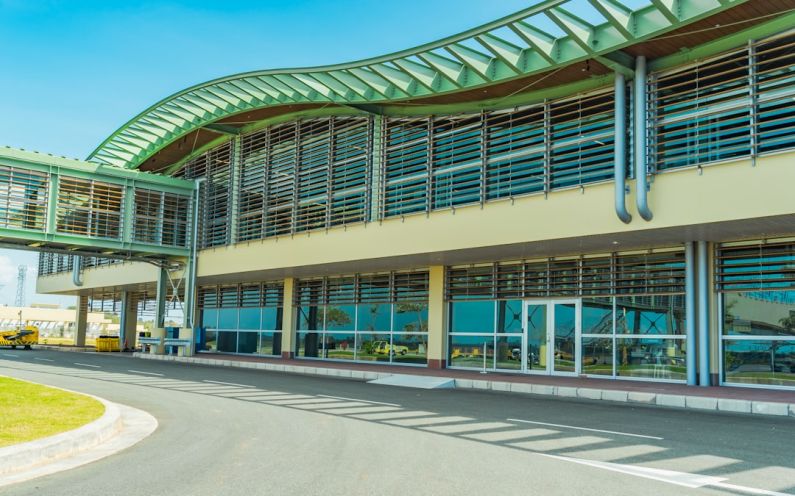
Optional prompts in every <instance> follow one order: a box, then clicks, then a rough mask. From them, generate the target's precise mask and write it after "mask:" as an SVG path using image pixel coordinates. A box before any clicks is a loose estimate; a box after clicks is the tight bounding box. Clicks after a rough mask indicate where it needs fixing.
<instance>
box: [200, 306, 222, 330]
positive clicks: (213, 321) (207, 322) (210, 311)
mask: <svg viewBox="0 0 795 496" xmlns="http://www.w3.org/2000/svg"><path fill="white" fill-rule="evenodd" d="M202 326H204V327H206V328H207V329H215V328H217V327H218V310H216V309H215V308H205V309H204V310H202Z"/></svg>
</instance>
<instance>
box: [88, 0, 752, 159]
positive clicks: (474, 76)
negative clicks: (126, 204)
mask: <svg viewBox="0 0 795 496" xmlns="http://www.w3.org/2000/svg"><path fill="white" fill-rule="evenodd" d="M745 1H746V0H544V1H541V2H538V3H536V4H535V5H533V6H531V7H528V8H526V9H524V10H521V11H519V12H516V13H514V14H511V15H509V16H506V17H503V18H502V19H498V20H496V21H493V22H490V23H488V24H484V25H482V26H480V27H477V28H475V29H471V30H469V31H466V32H464V33H460V34H457V35H454V36H450V37H448V38H445V39H442V40H439V41H436V42H433V43H428V44H426V45H423V46H420V47H416V48H413V49H409V50H404V51H401V52H397V53H393V54H390V55H385V56H381V57H375V58H371V59H367V60H362V61H358V62H351V63H347V64H339V65H332V66H326V67H314V68H306V69H286V70H267V71H257V72H248V73H243V74H238V75H234V76H229V77H225V78H221V79H216V80H213V81H209V82H207V83H203V84H199V85H196V86H193V87H190V88H188V89H186V90H183V91H181V92H179V93H176V94H174V95H172V96H170V97H168V98H165V99H163V100H161V101H160V102H158V103H156V104H154V105H153V106H151V107H149V108H148V109H146V110H145V111H143V112H142V113H141V114H139V115H137V116H136V117H135V118H133V119H132V120H130V121H129V122H128V123H126V124H125V125H124V126H122V127H121V128H119V129H118V130H117V131H116V132H114V133H113V134H112V135H111V136H110V137H108V139H106V140H105V141H104V142H103V143H102V144H101V145H100V146H99V147H98V148H97V149H96V150H94V151H93V152H92V153H91V155H89V157H88V159H89V160H92V161H95V162H100V163H104V164H108V165H115V166H120V167H127V168H136V167H138V166H139V165H141V163H143V162H144V161H145V160H146V159H148V158H149V157H151V156H152V155H153V154H155V153H157V152H158V151H159V150H161V149H163V148H164V147H165V146H167V145H169V144H170V143H172V142H174V141H176V140H177V139H179V138H181V137H182V136H185V135H186V134H188V133H190V132H192V131H195V130H197V129H199V128H201V127H203V126H206V125H208V124H211V123H213V122H215V121H218V120H220V119H224V118H225V117H228V116H231V115H234V114H237V113H239V112H244V111H248V110H254V109H260V108H264V107H270V106H278V105H289V104H301V103H320V104H328V103H331V104H339V105H356V104H378V103H389V102H399V101H401V100H411V99H416V98H423V97H432V96H437V95H443V94H448V93H454V92H457V91H462V90H467V89H473V88H477V87H482V86H488V85H491V84H494V83H498V82H503V81H508V80H511V79H516V78H520V77H524V76H528V75H532V74H536V73H541V72H545V71H548V70H550V69H555V68H557V67H562V66H565V65H568V64H571V63H574V62H577V61H580V60H584V59H588V58H594V57H597V58H599V57H601V56H603V55H606V54H609V53H610V52H615V51H616V50H619V49H621V48H623V47H626V46H629V45H632V44H634V43H637V42H640V41H643V40H646V39H649V38H652V37H654V36H658V35H660V34H662V33H665V32H667V31H671V30H673V29H676V28H679V27H681V26H683V25H684V24H688V23H691V22H693V21H696V20H698V19H701V18H704V17H706V16H710V15H713V14H715V13H717V12H720V11H722V10H726V9H728V8H730V7H733V6H735V5H738V4H740V3H743V2H745ZM575 12H576V14H575ZM586 19H587V20H586ZM539 26H548V27H547V28H545V29H541V28H540V27H539ZM553 28H554V29H553Z"/></svg>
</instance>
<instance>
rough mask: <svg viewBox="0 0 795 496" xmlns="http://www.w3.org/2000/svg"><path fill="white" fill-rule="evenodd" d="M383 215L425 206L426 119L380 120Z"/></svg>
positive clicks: (406, 212)
mask: <svg viewBox="0 0 795 496" xmlns="http://www.w3.org/2000/svg"><path fill="white" fill-rule="evenodd" d="M383 133H384V161H383V163H384V195H383V212H384V216H385V217H393V216H398V215H406V214H410V213H415V212H425V211H427V209H428V179H429V176H428V152H429V150H428V141H429V136H430V121H429V119H427V118H426V119H413V120H407V119H387V120H385V122H384V130H383Z"/></svg>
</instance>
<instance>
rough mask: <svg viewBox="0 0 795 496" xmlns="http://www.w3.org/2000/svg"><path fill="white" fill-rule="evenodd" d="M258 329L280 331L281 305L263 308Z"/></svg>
mask: <svg viewBox="0 0 795 496" xmlns="http://www.w3.org/2000/svg"><path fill="white" fill-rule="evenodd" d="M260 329H264V330H273V331H280V330H281V329H282V307H265V308H263V309H262V327H260Z"/></svg>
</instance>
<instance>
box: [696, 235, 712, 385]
mask: <svg viewBox="0 0 795 496" xmlns="http://www.w3.org/2000/svg"><path fill="white" fill-rule="evenodd" d="M697 252H698V253H697V256H698V384H699V386H702V387H707V386H709V385H710V378H709V372H710V367H709V257H708V251H707V242H706V241H699V242H698V246H697Z"/></svg>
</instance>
